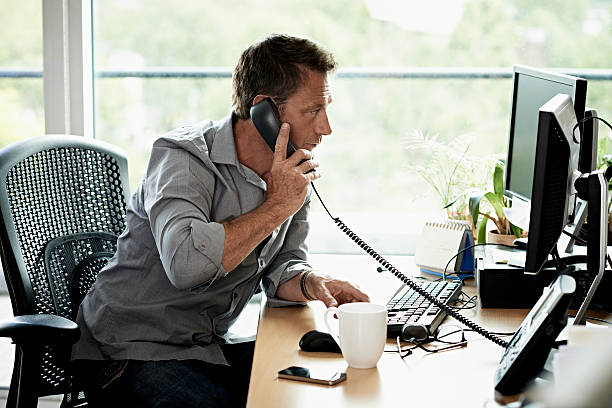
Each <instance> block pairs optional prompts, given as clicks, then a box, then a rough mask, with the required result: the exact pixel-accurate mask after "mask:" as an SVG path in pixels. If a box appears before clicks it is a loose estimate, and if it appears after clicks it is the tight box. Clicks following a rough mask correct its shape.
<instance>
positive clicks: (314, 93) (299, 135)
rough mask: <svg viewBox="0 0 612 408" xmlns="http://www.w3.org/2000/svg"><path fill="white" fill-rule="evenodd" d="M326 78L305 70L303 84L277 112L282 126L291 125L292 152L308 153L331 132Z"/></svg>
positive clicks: (329, 94) (329, 92)
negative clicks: (306, 151) (285, 123)
mask: <svg viewBox="0 0 612 408" xmlns="http://www.w3.org/2000/svg"><path fill="white" fill-rule="evenodd" d="M331 101H332V97H331V90H330V87H329V82H328V78H327V74H324V73H320V72H316V71H311V70H306V75H305V76H304V82H303V83H302V86H300V87H299V88H298V90H297V91H296V92H295V93H294V94H293V95H291V96H290V97H289V98H288V99H287V102H285V104H283V105H282V106H281V108H280V109H279V113H280V119H281V121H282V122H288V123H289V124H290V125H291V135H290V138H291V143H292V144H293V146H294V147H295V148H296V149H306V150H310V151H312V150H313V149H314V148H315V147H317V145H318V144H320V143H321V141H322V140H323V135H329V134H331V132H332V130H331V127H330V125H329V120H328V118H327V106H328V105H329V104H330V103H331Z"/></svg>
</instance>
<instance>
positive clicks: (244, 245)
mask: <svg viewBox="0 0 612 408" xmlns="http://www.w3.org/2000/svg"><path fill="white" fill-rule="evenodd" d="M286 219H287V217H284V216H283V215H282V213H281V212H279V211H278V209H277V208H275V207H274V205H272V204H269V203H268V202H264V203H263V204H262V205H260V206H259V207H257V208H256V209H254V210H253V211H251V212H248V213H246V214H243V215H241V216H240V217H237V218H235V219H233V220H231V221H227V222H222V223H221V224H222V225H223V227H224V228H225V243H224V248H223V257H222V259H221V264H222V265H223V268H225V270H226V271H227V272H230V271H231V270H233V269H234V268H235V267H236V266H238V265H239V264H240V262H242V261H243V260H244V258H246V257H247V255H248V254H250V253H251V252H253V250H254V249H255V248H256V247H257V245H259V243H260V242H261V241H263V240H264V239H265V238H266V237H267V236H268V235H270V234H272V232H273V231H274V229H276V227H278V226H279V225H281V224H282V223H283V222H284V221H285V220H286Z"/></svg>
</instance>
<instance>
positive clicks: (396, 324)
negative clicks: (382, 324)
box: [387, 281, 462, 337]
mask: <svg viewBox="0 0 612 408" xmlns="http://www.w3.org/2000/svg"><path fill="white" fill-rule="evenodd" d="M419 285H420V286H421V287H422V288H423V289H424V290H425V291H427V292H428V293H430V294H431V295H433V296H435V297H436V298H437V299H439V300H440V301H441V302H443V303H445V304H447V305H452V304H453V303H454V302H455V300H456V299H457V298H458V297H459V294H460V293H461V286H462V284H461V282H460V281H436V282H423V283H419ZM445 317H446V312H444V311H443V310H440V308H439V307H437V306H436V305H433V304H432V303H431V302H430V301H429V300H427V299H426V298H425V297H424V296H422V295H420V294H419V293H417V292H416V291H414V290H413V289H411V288H409V287H408V286H406V285H402V287H401V288H399V290H398V291H397V292H395V294H394V295H393V297H392V298H391V299H390V300H389V301H388V302H387V337H397V336H399V335H400V334H401V332H402V327H403V326H404V324H406V323H413V324H422V325H425V326H426V327H427V329H428V330H429V333H433V332H434V331H435V330H436V329H437V328H438V326H439V325H440V323H442V320H444V318H445Z"/></svg>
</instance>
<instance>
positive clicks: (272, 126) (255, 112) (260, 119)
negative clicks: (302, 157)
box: [251, 98, 295, 157]
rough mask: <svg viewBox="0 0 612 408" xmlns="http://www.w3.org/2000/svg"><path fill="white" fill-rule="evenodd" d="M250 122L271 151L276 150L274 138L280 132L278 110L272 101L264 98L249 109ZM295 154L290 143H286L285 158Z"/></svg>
mask: <svg viewBox="0 0 612 408" xmlns="http://www.w3.org/2000/svg"><path fill="white" fill-rule="evenodd" d="M251 120H252V121H253V124H254V125H255V128H256V129H257V131H258V132H259V134H260V135H261V137H263V140H265V141H266V143H267V144H268V146H270V149H272V151H274V150H275V148H276V138H277V137H278V132H280V127H281V125H280V120H279V118H278V109H277V108H276V105H275V104H274V102H272V99H270V98H265V99H263V100H262V101H260V102H259V103H257V104H255V105H253V106H252V107H251ZM293 153H295V148H294V147H293V145H292V144H291V142H288V143H287V157H289V156H291V155H292V154H293Z"/></svg>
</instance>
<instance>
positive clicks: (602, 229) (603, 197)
mask: <svg viewBox="0 0 612 408" xmlns="http://www.w3.org/2000/svg"><path fill="white" fill-rule="evenodd" d="M575 184H576V189H577V190H578V195H579V196H583V197H584V196H585V197H586V199H587V205H588V214H589V224H588V226H589V235H588V239H587V271H589V272H594V273H595V278H594V279H593V283H591V287H590V288H589V290H588V292H587V294H586V296H585V298H584V301H583V302H582V305H581V306H580V309H578V312H577V313H576V319H575V320H574V324H582V325H583V324H585V321H586V319H585V318H586V312H587V309H588V307H589V305H590V303H591V300H592V299H593V295H595V291H596V290H597V287H598V286H599V283H600V282H601V279H602V278H603V274H604V272H605V270H606V255H607V254H606V250H607V245H608V179H607V178H606V176H605V173H604V171H603V170H597V171H594V172H591V173H587V174H583V175H582V176H581V177H580V178H579V179H578V180H576V183H575Z"/></svg>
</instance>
